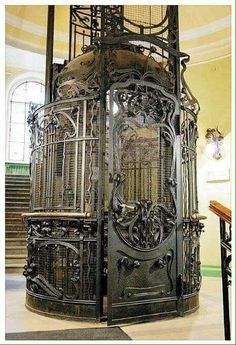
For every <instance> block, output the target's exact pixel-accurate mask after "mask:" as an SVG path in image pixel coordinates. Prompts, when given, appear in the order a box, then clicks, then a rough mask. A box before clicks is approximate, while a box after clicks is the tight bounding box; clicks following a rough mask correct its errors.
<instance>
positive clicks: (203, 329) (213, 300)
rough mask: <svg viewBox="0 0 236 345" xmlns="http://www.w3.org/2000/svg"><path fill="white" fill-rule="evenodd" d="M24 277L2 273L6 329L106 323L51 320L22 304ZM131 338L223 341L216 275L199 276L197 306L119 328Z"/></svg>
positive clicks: (104, 325) (43, 328)
mask: <svg viewBox="0 0 236 345" xmlns="http://www.w3.org/2000/svg"><path fill="white" fill-rule="evenodd" d="M24 300H25V292H24V278H23V277H22V276H21V275H13V274H8V275H6V332H8V333H9V332H25V331H36V330H58V329H69V328H89V327H106V323H105V322H103V323H95V322H84V321H83V322H78V321H65V320H57V319H51V318H48V317H45V316H41V315H38V314H35V313H32V312H30V311H29V310H27V309H26V308H25V306H24ZM121 328H122V329H123V330H124V331H125V332H126V333H127V334H128V335H129V336H130V337H131V338H132V339H133V340H223V339H224V332H223V315H222V300H221V280H220V278H211V277H203V283H202V289H201V293H200V309H199V310H198V311H197V312H195V313H194V314H191V315H188V316H185V317H184V318H182V317H178V318H174V319H170V320H162V321H155V322H147V323H142V324H136V325H129V326H125V327H121Z"/></svg>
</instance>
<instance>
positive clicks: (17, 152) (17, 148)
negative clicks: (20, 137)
mask: <svg viewBox="0 0 236 345" xmlns="http://www.w3.org/2000/svg"><path fill="white" fill-rule="evenodd" d="M23 149H24V144H22V143H11V142H10V152H9V159H10V160H13V161H23V153H24V151H23Z"/></svg>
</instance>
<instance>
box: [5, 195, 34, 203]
mask: <svg viewBox="0 0 236 345" xmlns="http://www.w3.org/2000/svg"><path fill="white" fill-rule="evenodd" d="M29 199H30V196H29V195H15V193H12V195H6V196H5V203H6V204H7V203H8V204H10V203H12V202H16V201H17V203H19V204H22V203H23V204H26V203H28V204H29Z"/></svg>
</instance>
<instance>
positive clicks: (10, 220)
mask: <svg viewBox="0 0 236 345" xmlns="http://www.w3.org/2000/svg"><path fill="white" fill-rule="evenodd" d="M5 224H19V225H23V224H24V223H23V220H22V217H21V216H20V217H12V218H5Z"/></svg>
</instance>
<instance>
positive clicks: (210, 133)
mask: <svg viewBox="0 0 236 345" xmlns="http://www.w3.org/2000/svg"><path fill="white" fill-rule="evenodd" d="M205 138H206V140H207V146H206V153H207V155H209V156H211V157H213V158H215V159H217V160H218V159H220V158H221V157H222V154H221V145H222V140H223V139H224V137H223V135H222V133H221V132H220V131H219V130H218V127H216V128H207V130H206V135H205Z"/></svg>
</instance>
